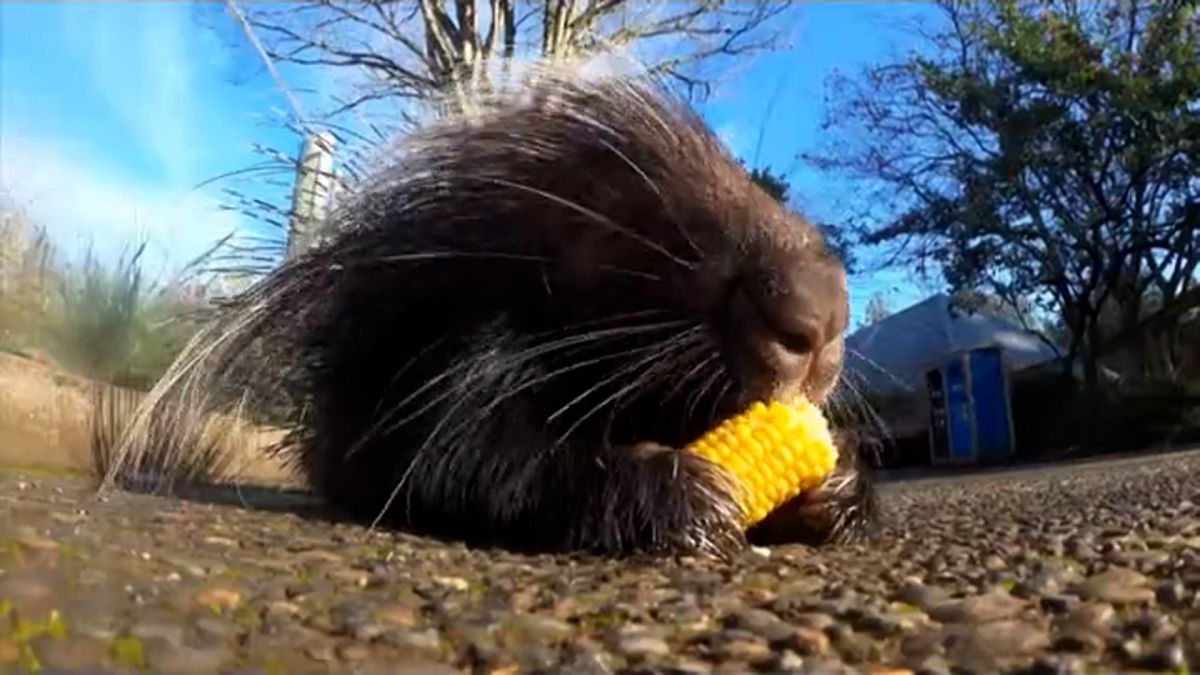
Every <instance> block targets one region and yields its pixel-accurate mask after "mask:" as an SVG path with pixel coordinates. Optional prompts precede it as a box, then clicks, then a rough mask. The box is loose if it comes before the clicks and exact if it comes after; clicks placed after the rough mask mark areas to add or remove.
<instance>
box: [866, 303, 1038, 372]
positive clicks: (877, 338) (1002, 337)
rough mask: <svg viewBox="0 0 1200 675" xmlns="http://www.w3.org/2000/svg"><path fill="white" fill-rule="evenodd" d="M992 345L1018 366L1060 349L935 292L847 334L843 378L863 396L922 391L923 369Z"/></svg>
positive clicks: (1009, 362)
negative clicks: (960, 307) (961, 309)
mask: <svg viewBox="0 0 1200 675" xmlns="http://www.w3.org/2000/svg"><path fill="white" fill-rule="evenodd" d="M988 346H996V347H1000V348H1001V350H1002V351H1003V353H1004V358H1005V360H1006V362H1007V363H1008V364H1009V367H1010V368H1012V369H1014V370H1020V369H1023V368H1027V367H1030V366H1034V365H1038V364H1041V363H1045V362H1047V361H1051V360H1054V359H1055V358H1057V357H1058V354H1057V353H1056V352H1055V350H1054V349H1053V348H1051V347H1050V346H1049V345H1047V344H1046V343H1045V342H1044V341H1043V340H1042V339H1041V338H1039V337H1038V336H1037V335H1035V334H1033V333H1032V332H1030V331H1027V330H1024V329H1023V328H1021V327H1020V326H1017V325H1016V324H1014V323H1013V322H1011V321H1009V320H1007V319H1004V318H1002V317H999V316H996V315H994V314H990V313H985V312H983V311H980V312H977V313H973V314H964V313H960V312H958V311H955V310H954V309H953V308H952V305H951V301H950V296H948V295H946V294H943V293H939V294H937V295H934V296H931V297H929V298H926V299H925V300H922V301H921V302H918V303H917V304H915V305H912V306H910V307H908V308H906V309H903V310H901V311H899V312H896V313H895V314H892V315H890V316H888V317H886V318H884V319H882V320H881V321H877V322H875V323H873V324H871V325H869V326H866V327H864V328H861V329H859V330H858V331H855V332H854V333H853V334H851V335H850V336H849V337H847V338H846V359H845V361H846V366H845V371H846V372H845V375H844V377H846V378H847V383H848V384H851V385H853V386H854V387H855V388H856V389H857V390H858V391H859V393H860V394H862V395H871V394H875V395H878V394H880V393H892V392H896V393H901V392H905V391H912V392H917V391H922V390H923V387H924V384H923V381H924V376H925V371H926V370H927V369H929V368H932V367H934V366H936V365H937V364H939V363H940V362H941V361H943V360H945V359H946V358H948V357H950V356H952V355H953V354H955V353H959V352H963V351H967V350H971V349H976V348H979V347H988Z"/></svg>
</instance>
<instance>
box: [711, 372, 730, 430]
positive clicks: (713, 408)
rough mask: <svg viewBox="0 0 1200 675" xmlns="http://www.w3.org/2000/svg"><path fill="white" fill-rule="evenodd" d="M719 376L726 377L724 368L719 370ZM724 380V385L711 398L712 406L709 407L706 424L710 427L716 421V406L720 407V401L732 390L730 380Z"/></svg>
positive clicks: (726, 378)
mask: <svg viewBox="0 0 1200 675" xmlns="http://www.w3.org/2000/svg"><path fill="white" fill-rule="evenodd" d="M721 374H722V375H723V376H724V375H727V373H725V369H724V368H722V369H721ZM724 379H725V383H724V384H722V385H721V388H720V389H719V390H717V393H716V395H715V396H713V400H712V405H711V406H710V407H709V411H708V422H709V424H710V425H711V424H713V423H715V422H716V421H717V415H718V410H717V406H719V405H721V401H722V400H724V399H725V395H726V394H728V393H729V390H730V389H732V388H733V380H730V379H729V378H728V377H725V378H724Z"/></svg>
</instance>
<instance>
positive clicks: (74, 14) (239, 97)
mask: <svg viewBox="0 0 1200 675" xmlns="http://www.w3.org/2000/svg"><path fill="white" fill-rule="evenodd" d="M928 11H929V8H928V7H927V6H925V5H922V4H921V3H878V2H860V3H850V2H846V3H838V2H810V3H806V4H805V5H803V6H802V7H800V8H799V11H798V12H796V13H795V14H794V16H793V18H792V22H793V24H792V32H791V35H790V37H789V42H790V43H791V44H792V45H793V46H792V47H790V48H789V49H786V50H784V51H780V52H776V53H768V54H763V55H760V56H757V57H756V58H754V60H752V61H750V62H748V63H743V64H740V65H738V66H736V67H737V69H738V70H737V71H736V72H735V73H732V74H731V76H729V77H728V78H726V80H724V82H723V84H722V86H721V87H720V88H719V89H718V90H717V91H716V92H714V95H713V97H712V98H711V99H710V100H709V101H708V102H707V103H705V104H703V105H702V106H701V112H702V113H703V114H704V115H705V117H706V119H708V121H709V123H710V124H711V125H712V126H713V128H714V129H715V130H716V131H717V132H718V133H719V134H720V135H721V136H722V138H724V139H725V141H726V142H727V143H728V144H729V145H730V146H731V147H732V148H733V150H734V151H735V152H736V153H737V154H739V155H740V156H742V157H744V158H745V159H746V160H747V161H748V162H755V163H756V164H757V165H760V166H761V165H769V166H771V167H773V168H775V169H776V170H784V171H787V172H788V177H789V179H791V181H792V185H793V193H794V195H795V197H796V201H795V203H796V205H797V206H798V207H800V208H801V209H802V210H803V211H805V212H806V213H809V214H811V215H813V216H815V217H818V218H820V217H824V216H826V215H830V214H832V213H834V211H835V209H836V202H837V200H838V199H844V198H846V197H847V196H850V195H852V194H853V193H852V192H851V191H848V190H847V189H846V188H845V186H841V185H838V184H837V183H836V182H831V181H830V180H829V179H828V178H827V177H822V176H820V175H817V174H814V173H812V172H810V171H806V170H804V167H803V166H801V165H800V164H799V163H798V162H797V161H796V159H795V157H796V154H797V152H799V151H800V150H802V149H804V148H806V147H810V146H811V145H812V144H813V143H814V142H815V141H816V140H817V138H818V136H817V134H818V133H819V124H820V122H821V119H822V115H823V114H824V109H823V107H822V91H823V88H824V83H825V80H826V78H827V77H828V75H829V74H830V72H831V70H832V69H834V68H838V69H841V70H843V71H847V72H849V71H855V70H857V69H858V68H860V67H861V66H863V65H866V64H868V63H871V62H874V61H878V60H882V59H886V58H888V57H890V56H892V55H895V54H900V53H903V52H904V51H905V50H907V49H908V48H909V46H911V41H912V38H911V36H908V35H906V34H905V33H904V32H903V31H902V30H900V29H898V28H897V26H896V23H895V20H896V19H897V18H904V17H911V16H913V15H918V14H921V13H927V12H928ZM239 39H240V34H239V33H238V29H237V27H236V25H235V24H234V23H233V21H232V19H231V18H230V17H229V16H228V15H227V14H225V13H224V11H223V9H222V6H221V4H220V3H214V2H209V3H201V4H192V3H189V2H183V1H175V2H74V3H68V2H13V1H12V0H8V1H6V2H2V3H0V182H2V183H3V187H4V188H5V189H6V190H8V191H9V192H10V194H11V196H12V197H14V198H15V199H17V201H18V202H19V203H21V204H25V205H26V206H27V207H28V208H29V210H30V211H31V213H33V214H34V215H35V217H36V218H37V219H38V220H39V222H41V223H43V224H44V225H46V226H47V227H48V228H49V229H50V231H51V233H52V234H53V235H54V236H55V237H56V239H58V240H59V241H60V242H62V243H63V244H64V245H65V246H67V247H71V246H73V245H81V244H85V243H88V242H91V243H93V244H94V245H96V246H97V247H98V248H99V249H100V250H102V251H113V250H115V249H116V248H117V247H119V246H121V245H122V244H124V243H125V242H128V241H130V239H132V238H134V237H139V236H140V237H145V238H146V239H147V240H148V241H149V243H150V246H151V252H152V255H153V256H155V257H154V259H155V260H157V261H158V264H159V265H163V266H166V265H171V264H176V263H178V262H179V261H181V260H184V259H187V258H189V257H191V256H193V255H195V254H197V253H199V252H200V251H202V250H203V249H205V248H206V247H207V246H208V245H210V244H211V243H212V242H213V241H215V240H216V239H217V238H218V237H221V236H222V235H224V234H226V233H228V232H230V231H232V230H234V229H237V228H245V227H246V226H247V222H246V221H245V220H244V219H242V218H241V217H239V216H237V215H236V214H233V213H230V212H222V211H219V210H218V209H217V208H216V207H217V205H218V203H219V200H220V198H221V194H220V189H221V187H222V186H221V184H219V183H218V184H216V185H210V186H207V187H205V188H202V189H194V188H195V186H196V185H198V184H200V183H202V182H203V181H205V180H207V179H210V178H212V177H214V176H216V175H218V174H222V173H224V172H228V171H232V170H236V169H239V168H243V167H246V166H248V165H249V164H251V163H253V162H255V161H256V160H258V159H260V157H259V156H257V155H255V154H254V153H253V151H252V146H253V144H254V143H259V144H263V145H267V146H274V147H277V148H280V149H284V150H289V151H291V150H294V148H295V147H296V144H297V140H296V139H295V137H294V136H292V135H291V133H290V132H288V131H286V130H285V129H283V128H281V127H280V125H279V124H278V123H277V120H278V114H279V113H278V111H280V110H282V109H283V108H284V107H285V102H284V99H283V97H282V96H281V95H280V94H279V92H278V90H277V89H276V88H275V87H274V85H273V84H272V82H271V80H270V79H269V77H268V76H267V75H266V73H265V72H264V70H263V68H262V67H261V64H260V63H259V62H258V61H257V59H256V58H255V56H254V54H253V52H251V51H250V50H249V49H247V48H246V47H245V46H244V44H239V43H238V40H239ZM284 76H285V78H286V79H287V81H288V83H289V85H290V86H291V87H293V88H296V89H300V90H315V91H317V92H321V91H322V90H323V89H324V88H327V87H328V86H330V85H329V80H328V78H326V77H323V76H322V74H320V73H314V72H312V71H304V70H297V69H292V70H287V69H285V71H284ZM772 97H776V102H775V104H774V107H773V110H771V111H768V102H769V101H770V100H771V99H772ZM768 112H770V113H771V114H770V115H768V114H767V113H768ZM760 130H762V131H763V142H762V143H761V144H760V143H759V142H758V138H759V133H760ZM876 291H881V292H884V293H885V295H886V296H887V297H888V300H889V304H890V305H891V306H892V307H893V308H895V309H898V308H900V307H903V306H905V305H908V304H910V303H912V302H914V301H916V300H918V299H919V298H920V297H921V296H922V295H923V294H924V291H922V290H918V289H917V288H916V287H914V285H913V283H912V282H911V280H910V279H907V278H906V275H905V274H904V273H903V272H901V271H890V272H887V273H869V274H862V275H857V276H856V277H854V278H853V279H852V280H851V293H852V305H853V314H854V317H855V320H857V318H858V317H859V316H861V312H862V308H863V306H864V305H865V303H866V301H867V299H868V298H869V297H870V295H871V294H872V293H873V292H876Z"/></svg>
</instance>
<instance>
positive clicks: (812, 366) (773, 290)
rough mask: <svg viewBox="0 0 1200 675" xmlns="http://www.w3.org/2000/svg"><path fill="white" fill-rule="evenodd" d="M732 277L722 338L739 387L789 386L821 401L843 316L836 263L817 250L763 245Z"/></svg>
mask: <svg viewBox="0 0 1200 675" xmlns="http://www.w3.org/2000/svg"><path fill="white" fill-rule="evenodd" d="M733 284H734V285H733V288H732V289H731V292H730V294H729V296H728V297H729V300H728V303H729V306H728V307H727V308H726V311H727V315H728V316H729V319H730V329H729V330H728V333H727V339H728V340H729V341H730V344H729V353H730V358H731V360H732V361H733V365H734V369H735V372H736V374H737V376H738V378H739V380H740V381H741V382H742V383H743V387H744V389H745V390H746V393H747V394H748V395H749V396H750V397H752V398H767V397H771V396H774V395H777V394H779V393H782V392H797V393H803V394H805V395H806V396H808V397H809V398H810V399H812V400H813V401H815V402H822V401H824V400H825V397H826V396H828V394H829V391H830V390H831V389H832V388H833V386H834V384H835V383H836V381H837V375H838V372H839V370H840V367H841V361H842V348H843V345H842V333H843V331H844V330H845V329H846V325H847V322H848V320H849V307H848V299H847V297H848V296H847V290H846V273H845V270H844V269H843V267H842V265H841V263H840V262H839V261H838V260H837V259H836V258H834V257H833V256H831V255H829V254H828V253H826V252H825V251H799V252H770V253H768V254H764V255H760V256H756V257H755V258H754V259H753V261H752V262H750V263H748V264H747V265H746V268H745V269H744V270H743V271H742V273H741V274H739V275H738V276H737V278H736V279H735V281H734V282H733Z"/></svg>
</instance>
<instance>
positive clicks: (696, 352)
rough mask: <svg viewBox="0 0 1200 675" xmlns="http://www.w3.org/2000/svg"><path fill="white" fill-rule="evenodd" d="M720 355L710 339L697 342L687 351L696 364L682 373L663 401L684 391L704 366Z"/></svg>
mask: <svg viewBox="0 0 1200 675" xmlns="http://www.w3.org/2000/svg"><path fill="white" fill-rule="evenodd" d="M720 356H721V355H720V354H719V353H718V352H717V351H716V350H715V348H714V346H713V345H712V344H711V343H710V342H709V341H708V340H704V339H702V340H701V341H700V342H699V344H697V345H696V346H695V347H693V348H692V350H691V351H690V352H688V353H687V357H688V358H689V359H695V361H696V363H695V365H693V366H692V367H691V368H690V369H689V370H688V371H687V372H686V373H684V374H683V375H681V376H680V377H679V378H678V379H677V380H676V382H675V385H674V386H673V387H671V389H670V390H669V391H668V392H667V393H666V394H665V395H664V396H663V401H664V402H667V401H670V400H671V399H673V398H675V396H676V395H678V394H679V392H681V391H683V389H684V388H685V387H686V386H688V384H689V383H690V382H691V379H692V378H693V377H694V376H696V375H697V374H698V373H700V372H701V371H702V370H704V368H705V367H706V366H708V364H710V363H712V361H713V360H714V359H718V358H720ZM686 366H687V364H684V367H686Z"/></svg>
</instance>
